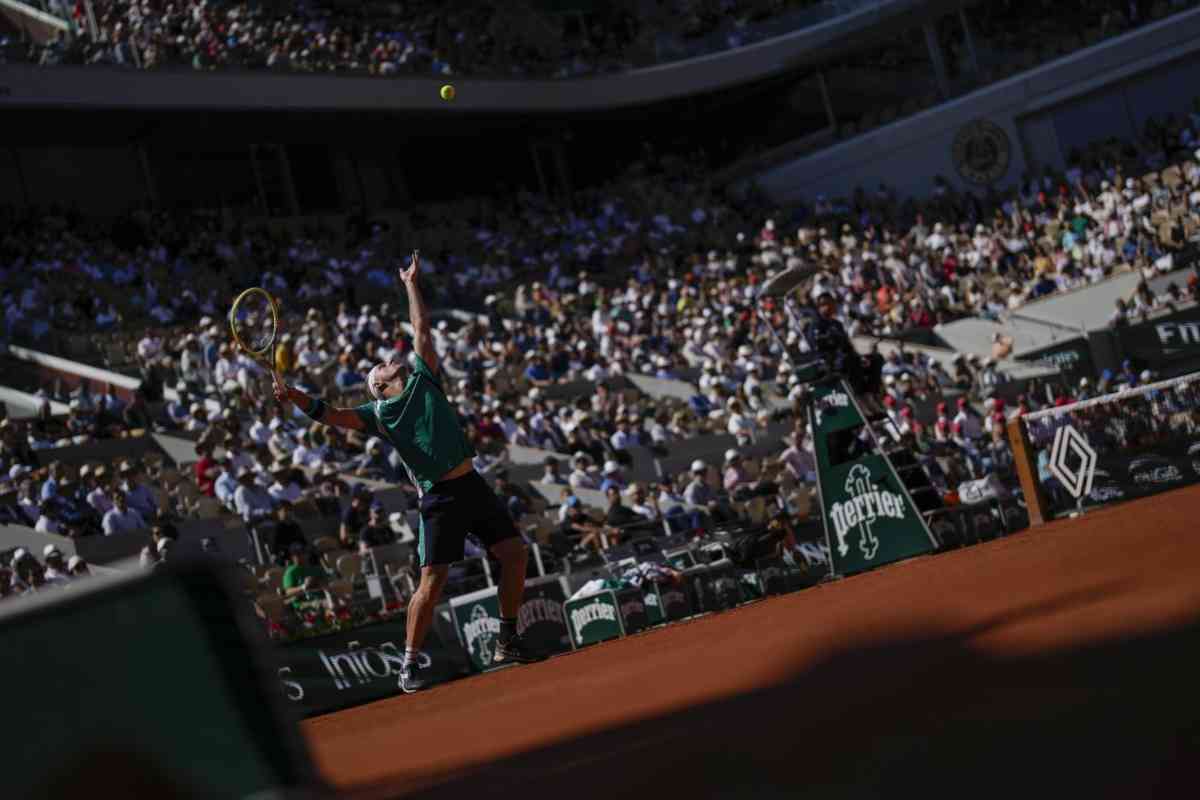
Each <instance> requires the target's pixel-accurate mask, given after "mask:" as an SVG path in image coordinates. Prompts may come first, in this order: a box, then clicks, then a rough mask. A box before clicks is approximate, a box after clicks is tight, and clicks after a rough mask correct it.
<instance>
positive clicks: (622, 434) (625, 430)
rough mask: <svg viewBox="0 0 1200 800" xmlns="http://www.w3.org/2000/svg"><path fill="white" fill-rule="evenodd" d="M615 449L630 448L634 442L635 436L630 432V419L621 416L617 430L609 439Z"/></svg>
mask: <svg viewBox="0 0 1200 800" xmlns="http://www.w3.org/2000/svg"><path fill="white" fill-rule="evenodd" d="M608 441H609V444H611V445H612V446H613V449H614V450H628V449H629V446H630V445H631V444H633V436H631V435H630V433H629V419H628V418H627V417H621V418H620V419H618V420H617V430H616V431H615V432H614V433H613V435H612V436H610V437H609V439H608Z"/></svg>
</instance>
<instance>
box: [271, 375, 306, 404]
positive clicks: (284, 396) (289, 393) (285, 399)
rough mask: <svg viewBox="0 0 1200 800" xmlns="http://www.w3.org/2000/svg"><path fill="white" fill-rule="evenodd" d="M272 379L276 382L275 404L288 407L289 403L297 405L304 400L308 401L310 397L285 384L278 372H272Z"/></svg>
mask: <svg viewBox="0 0 1200 800" xmlns="http://www.w3.org/2000/svg"><path fill="white" fill-rule="evenodd" d="M271 379H272V380H273V381H274V384H275V385H274V387H273V388H274V390H275V402H277V403H279V405H281V406H286V405H287V404H288V403H295V402H298V401H300V400H303V399H307V397H308V395H306V394H304V392H301V391H299V390H297V389H293V388H292V387H290V386H288V385H287V384H286V383H284V382H283V378H281V377H280V376H279V373H278V372H275V371H274V370H272V371H271Z"/></svg>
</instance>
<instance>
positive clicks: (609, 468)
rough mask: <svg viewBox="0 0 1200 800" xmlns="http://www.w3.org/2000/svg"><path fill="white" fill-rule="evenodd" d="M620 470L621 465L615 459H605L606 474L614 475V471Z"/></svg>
mask: <svg viewBox="0 0 1200 800" xmlns="http://www.w3.org/2000/svg"><path fill="white" fill-rule="evenodd" d="M620 471H621V465H620V464H618V463H617V462H615V461H605V462H604V474H605V475H612V474H613V473H614V472H620Z"/></svg>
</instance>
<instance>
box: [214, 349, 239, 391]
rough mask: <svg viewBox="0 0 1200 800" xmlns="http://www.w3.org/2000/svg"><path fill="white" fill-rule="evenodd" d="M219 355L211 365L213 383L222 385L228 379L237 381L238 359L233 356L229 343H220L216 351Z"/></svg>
mask: <svg viewBox="0 0 1200 800" xmlns="http://www.w3.org/2000/svg"><path fill="white" fill-rule="evenodd" d="M217 352H218V354H219V356H218V358H217V363H216V364H214V365H213V383H215V384H216V385H217V386H224V385H225V384H226V383H227V382H229V381H235V382H236V381H237V377H238V369H239V368H240V367H239V365H238V361H237V359H236V358H234V356H233V350H232V349H230V347H229V345H227V344H223V345H221V349H220V350H218V351H217Z"/></svg>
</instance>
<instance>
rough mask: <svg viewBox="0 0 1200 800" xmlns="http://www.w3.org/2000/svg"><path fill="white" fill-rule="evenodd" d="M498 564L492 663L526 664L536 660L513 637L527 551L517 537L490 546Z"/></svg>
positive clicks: (518, 610) (526, 566)
mask: <svg viewBox="0 0 1200 800" xmlns="http://www.w3.org/2000/svg"><path fill="white" fill-rule="evenodd" d="M491 551H492V555H494V556H495V557H496V559H497V560H498V561H499V562H500V636H499V638H498V639H497V642H496V654H495V655H494V656H493V658H492V661H493V663H496V664H527V663H529V662H531V661H539V660H540V658H539V657H538V656H537V655H535V654H533V653H531V652H529V650H528V649H527V648H526V647H525V645H524V643H523V642H522V641H521V637H520V636H518V635H517V614H518V613H519V612H520V610H521V599H522V597H523V596H524V594H525V572H526V570H527V569H528V562H529V551H528V549H527V548H526V547H525V543H524V542H522V541H521V540H520V539H519V538H517V537H515V536H514V537H512V538H509V539H504V540H503V541H500V542H497V543H496V544H494V545H492V547H491Z"/></svg>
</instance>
